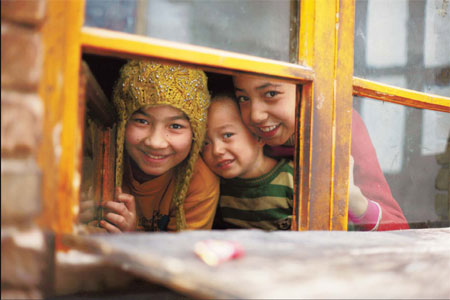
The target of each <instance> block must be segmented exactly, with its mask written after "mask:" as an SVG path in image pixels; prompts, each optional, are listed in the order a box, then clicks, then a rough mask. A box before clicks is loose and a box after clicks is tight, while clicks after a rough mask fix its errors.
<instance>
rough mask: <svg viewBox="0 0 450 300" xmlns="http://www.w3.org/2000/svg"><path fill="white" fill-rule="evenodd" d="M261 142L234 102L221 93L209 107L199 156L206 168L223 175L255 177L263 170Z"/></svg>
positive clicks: (227, 176) (224, 176)
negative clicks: (244, 121) (204, 135)
mask: <svg viewBox="0 0 450 300" xmlns="http://www.w3.org/2000/svg"><path fill="white" fill-rule="evenodd" d="M262 146H263V144H262V143H260V142H258V141H257V139H256V137H255V136H253V135H252V133H251V132H250V131H249V130H248V129H247V127H246V126H245V125H244V123H243V122H242V119H241V116H240V114H239V109H238V106H237V104H236V103H235V102H234V100H233V99H231V98H229V97H227V96H222V97H218V98H216V99H214V101H213V102H212V103H211V106H210V107H209V112H208V125H207V134H206V138H205V146H204V147H203V152H202V156H203V159H204V160H205V162H206V164H207V165H208V166H209V168H210V169H211V170H212V171H213V172H214V173H216V174H217V175H219V176H221V177H223V178H234V177H240V178H254V177H257V176H260V175H261V170H263V171H265V169H264V168H265V165H264V156H263V153H262Z"/></svg>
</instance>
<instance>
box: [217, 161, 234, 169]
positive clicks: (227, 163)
mask: <svg viewBox="0 0 450 300" xmlns="http://www.w3.org/2000/svg"><path fill="white" fill-rule="evenodd" d="M233 162H234V159H227V160H224V161H221V162H219V163H218V164H217V167H218V168H219V169H226V168H228V167H230V166H231V164H232V163H233Z"/></svg>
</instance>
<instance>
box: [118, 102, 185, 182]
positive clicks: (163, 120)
mask: <svg viewBox="0 0 450 300" xmlns="http://www.w3.org/2000/svg"><path fill="white" fill-rule="evenodd" d="M191 144H192V129H191V125H190V123H189V120H188V119H187V117H186V115H185V114H184V113H183V112H182V111H180V110H178V109H176V108H174V107H171V106H168V105H158V106H152V107H147V108H141V109H139V110H137V111H136V112H135V113H134V114H133V115H132V116H131V118H130V120H128V123H127V126H126V129H125V148H126V150H127V153H128V154H129V156H130V157H131V158H132V159H133V161H134V162H135V163H136V165H137V166H138V167H139V169H140V170H141V171H142V172H143V173H144V174H145V175H149V176H150V177H149V178H152V177H156V176H160V175H162V174H164V173H166V172H167V171H169V170H170V169H172V168H173V167H175V166H176V165H178V164H179V163H181V162H182V161H183V160H184V159H185V158H186V157H187V156H188V155H189V152H190V150H191Z"/></svg>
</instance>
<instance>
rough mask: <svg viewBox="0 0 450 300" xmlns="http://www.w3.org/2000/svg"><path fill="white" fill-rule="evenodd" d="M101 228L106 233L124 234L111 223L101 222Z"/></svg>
mask: <svg viewBox="0 0 450 300" xmlns="http://www.w3.org/2000/svg"><path fill="white" fill-rule="evenodd" d="M100 226H101V227H103V228H105V229H106V231H108V232H110V233H120V232H122V231H121V230H120V229H119V228H117V227H116V226H114V225H112V224H111V223H108V222H106V221H105V220H101V221H100Z"/></svg>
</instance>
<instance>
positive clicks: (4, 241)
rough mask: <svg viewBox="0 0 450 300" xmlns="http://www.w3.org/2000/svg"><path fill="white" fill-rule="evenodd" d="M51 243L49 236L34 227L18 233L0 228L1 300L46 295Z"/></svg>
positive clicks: (50, 276) (50, 277)
mask: <svg viewBox="0 0 450 300" xmlns="http://www.w3.org/2000/svg"><path fill="white" fill-rule="evenodd" d="M53 244H54V242H53V237H52V235H51V234H48V233H44V232H42V231H41V230H39V229H37V228H35V227H30V228H27V229H25V230H22V229H17V228H14V227H6V229H5V228H4V227H3V226H2V238H1V285H2V299H3V296H5V297H6V296H7V295H8V296H9V297H11V296H13V295H15V297H21V298H22V295H23V297H26V296H27V295H28V296H29V297H30V296H33V298H34V297H38V298H43V297H42V296H44V294H46V293H49V292H50V289H51V286H52V285H53V272H54V263H53V262H54V250H53V249H54V246H53ZM15 299H17V298H15Z"/></svg>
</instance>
